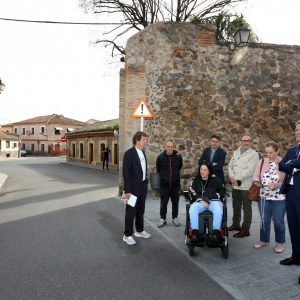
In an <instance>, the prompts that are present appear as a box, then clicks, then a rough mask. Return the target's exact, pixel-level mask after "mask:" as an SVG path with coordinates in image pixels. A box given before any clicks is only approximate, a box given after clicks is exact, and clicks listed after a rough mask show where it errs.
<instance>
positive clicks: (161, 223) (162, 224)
mask: <svg viewBox="0 0 300 300" xmlns="http://www.w3.org/2000/svg"><path fill="white" fill-rule="evenodd" d="M166 223H167V222H166V220H165V219H159V221H158V224H157V227H158V228H162V227H163V226H165V225H166Z"/></svg>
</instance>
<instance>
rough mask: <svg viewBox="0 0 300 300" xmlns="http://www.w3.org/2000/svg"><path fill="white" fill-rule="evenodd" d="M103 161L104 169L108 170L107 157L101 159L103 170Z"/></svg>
mask: <svg viewBox="0 0 300 300" xmlns="http://www.w3.org/2000/svg"><path fill="white" fill-rule="evenodd" d="M105 162H106V170H108V158H104V159H103V170H104V166H105Z"/></svg>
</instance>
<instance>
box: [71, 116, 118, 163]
mask: <svg viewBox="0 0 300 300" xmlns="http://www.w3.org/2000/svg"><path fill="white" fill-rule="evenodd" d="M118 122H119V120H118V119H114V120H107V121H99V122H95V123H94V124H91V125H88V126H84V127H82V128H80V129H77V130H74V131H73V132H69V133H67V134H66V138H67V153H66V157H67V162H68V163H73V164H78V165H85V166H89V167H96V168H102V164H103V151H104V149H105V148H106V147H108V148H109V161H108V165H109V168H110V169H117V168H118V164H119V154H118V138H119V125H118Z"/></svg>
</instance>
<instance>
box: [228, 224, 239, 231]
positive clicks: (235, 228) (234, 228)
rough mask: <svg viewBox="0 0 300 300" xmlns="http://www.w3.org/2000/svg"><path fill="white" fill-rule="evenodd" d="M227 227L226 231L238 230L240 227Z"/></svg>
mask: <svg viewBox="0 0 300 300" xmlns="http://www.w3.org/2000/svg"><path fill="white" fill-rule="evenodd" d="M227 229H228V231H240V230H241V227H239V226H233V225H231V226H229V227H228V228H227Z"/></svg>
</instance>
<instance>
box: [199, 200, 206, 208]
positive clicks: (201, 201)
mask: <svg viewBox="0 0 300 300" xmlns="http://www.w3.org/2000/svg"><path fill="white" fill-rule="evenodd" d="M200 203H201V204H202V205H203V206H204V207H205V208H208V203H207V202H205V201H203V200H200Z"/></svg>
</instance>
